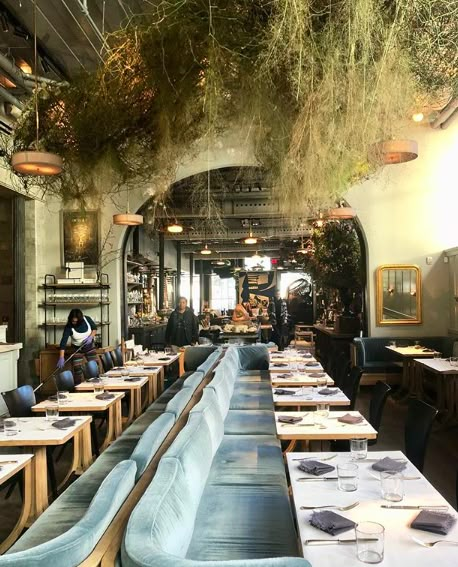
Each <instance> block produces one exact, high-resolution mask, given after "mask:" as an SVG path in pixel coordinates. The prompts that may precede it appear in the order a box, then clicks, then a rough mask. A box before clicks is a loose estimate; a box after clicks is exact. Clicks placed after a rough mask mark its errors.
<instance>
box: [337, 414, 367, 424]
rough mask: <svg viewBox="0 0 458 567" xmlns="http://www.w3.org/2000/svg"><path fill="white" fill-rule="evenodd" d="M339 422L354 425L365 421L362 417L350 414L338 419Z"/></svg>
mask: <svg viewBox="0 0 458 567" xmlns="http://www.w3.org/2000/svg"><path fill="white" fill-rule="evenodd" d="M337 421H340V422H342V423H350V424H354V423H361V422H362V421H363V418H362V417H361V416H360V415H350V414H349V413H346V414H345V415H343V416H342V417H338V418H337Z"/></svg>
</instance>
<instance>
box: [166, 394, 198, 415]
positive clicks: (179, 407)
mask: <svg viewBox="0 0 458 567" xmlns="http://www.w3.org/2000/svg"><path fill="white" fill-rule="evenodd" d="M193 393H194V392H193V389H192V388H183V389H182V390H180V391H179V392H177V393H176V394H175V395H174V396H173V398H172V399H171V400H170V402H169V403H168V404H167V406H166V407H165V411H166V412H168V413H171V414H173V415H174V416H175V420H176V419H178V418H179V417H180V415H181V414H182V413H183V410H184V408H185V407H186V406H187V405H188V403H189V401H190V400H191V398H192V395H193Z"/></svg>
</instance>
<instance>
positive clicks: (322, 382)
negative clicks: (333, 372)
mask: <svg viewBox="0 0 458 567" xmlns="http://www.w3.org/2000/svg"><path fill="white" fill-rule="evenodd" d="M327 383H328V378H327V376H326V374H325V375H324V376H318V377H317V379H316V385H317V386H318V388H325V387H326V385H327Z"/></svg>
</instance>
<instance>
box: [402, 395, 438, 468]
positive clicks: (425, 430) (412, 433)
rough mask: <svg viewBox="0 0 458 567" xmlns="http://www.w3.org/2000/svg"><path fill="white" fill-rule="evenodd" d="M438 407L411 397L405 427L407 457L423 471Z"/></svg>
mask: <svg viewBox="0 0 458 567" xmlns="http://www.w3.org/2000/svg"><path fill="white" fill-rule="evenodd" d="M437 413H438V412H437V409H436V408H435V407H433V406H430V405H429V404H427V403H425V402H423V401H421V400H416V399H413V398H412V399H410V400H409V405H408V409H407V419H406V422H405V428H404V439H405V450H406V456H407V458H408V459H409V460H410V461H411V462H412V463H413V464H414V465H415V466H416V467H417V469H418V470H419V471H420V472H422V471H423V465H424V463H425V455H426V449H427V446H428V439H429V436H430V433H431V429H432V427H433V422H434V420H435V418H436V415H437Z"/></svg>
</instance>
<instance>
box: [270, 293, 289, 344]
mask: <svg viewBox="0 0 458 567" xmlns="http://www.w3.org/2000/svg"><path fill="white" fill-rule="evenodd" d="M270 311H271V314H272V315H273V319H274V320H275V322H274V323H273V328H274V333H273V337H272V339H273V340H274V341H275V343H276V344H277V345H278V348H279V350H283V349H284V348H285V345H286V344H287V342H288V335H289V315H288V304H287V303H286V300H285V299H283V298H282V296H281V295H280V292H279V291H277V292H275V298H274V300H273V301H272V303H271V304H270Z"/></svg>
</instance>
